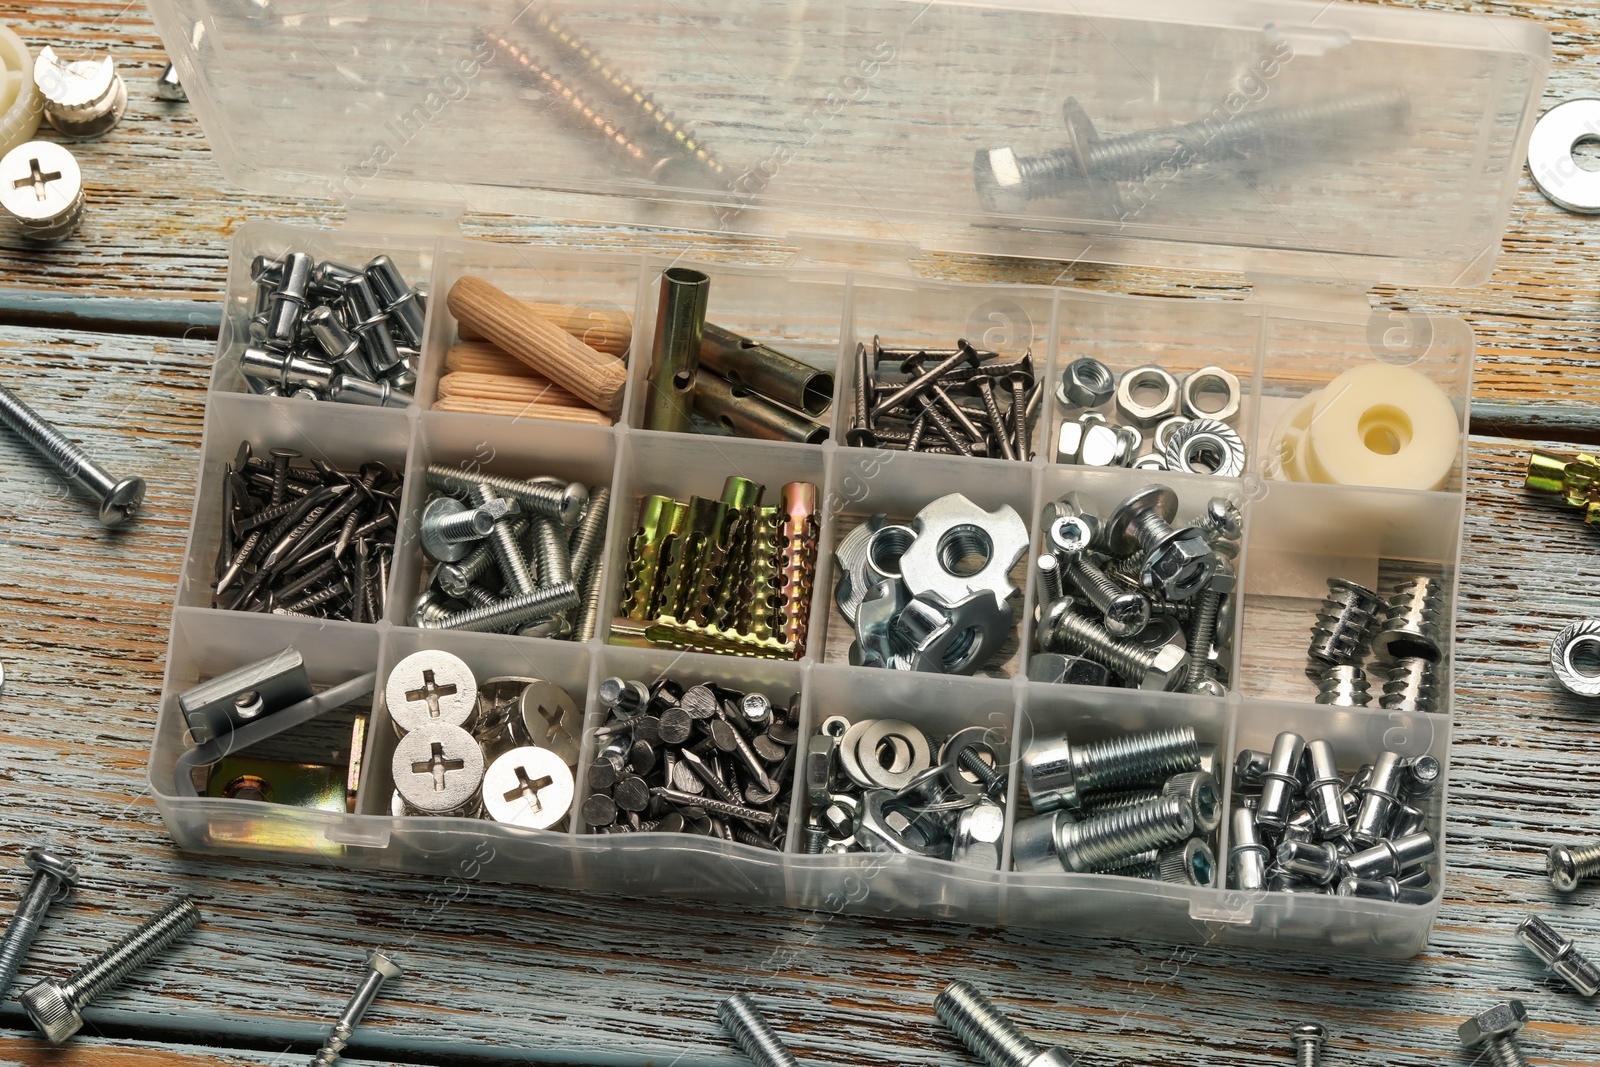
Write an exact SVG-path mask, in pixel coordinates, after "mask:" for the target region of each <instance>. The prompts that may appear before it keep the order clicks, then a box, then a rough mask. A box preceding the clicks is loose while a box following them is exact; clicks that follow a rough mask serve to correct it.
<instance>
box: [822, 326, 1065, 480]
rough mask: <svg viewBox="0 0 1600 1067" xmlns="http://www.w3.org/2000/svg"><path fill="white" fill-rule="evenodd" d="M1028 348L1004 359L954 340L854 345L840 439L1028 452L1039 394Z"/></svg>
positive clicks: (967, 452) (961, 452) (1009, 454)
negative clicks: (950, 343) (945, 344)
mask: <svg viewBox="0 0 1600 1067" xmlns="http://www.w3.org/2000/svg"><path fill="white" fill-rule="evenodd" d="M1043 395H1044V394H1043V392H1042V389H1041V386H1040V383H1039V382H1038V381H1037V380H1036V379H1035V378H1034V373H1033V355H1032V353H1026V354H1024V355H1023V357H1022V358H1021V359H1006V358H1004V357H1002V356H1001V355H1000V354H999V353H998V352H990V351H987V350H984V349H979V348H974V347H973V346H972V345H971V344H969V343H968V342H967V341H965V340H958V341H957V342H956V347H954V348H885V347H884V346H883V344H882V343H881V342H880V341H879V340H878V338H876V337H874V338H873V339H872V344H871V345H868V344H866V343H864V342H863V343H860V344H857V345H856V387H855V393H854V397H853V400H854V408H853V410H852V414H851V420H850V429H849V432H848V433H847V434H846V435H845V441H846V443H847V444H851V445H856V446H858V447H863V448H887V449H893V450H895V451H900V452H927V453H932V454H935V455H951V456H983V457H987V458H990V459H1022V460H1028V459H1032V458H1033V428H1034V424H1035V422H1036V421H1037V419H1038V415H1039V404H1040V400H1041V399H1042V397H1043Z"/></svg>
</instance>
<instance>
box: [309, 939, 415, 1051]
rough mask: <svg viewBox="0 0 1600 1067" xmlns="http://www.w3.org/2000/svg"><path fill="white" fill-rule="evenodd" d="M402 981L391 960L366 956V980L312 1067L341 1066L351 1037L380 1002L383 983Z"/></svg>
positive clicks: (396, 967)
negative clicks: (398, 979) (379, 993)
mask: <svg viewBox="0 0 1600 1067" xmlns="http://www.w3.org/2000/svg"><path fill="white" fill-rule="evenodd" d="M399 977H400V967H399V965H398V964H396V963H395V962H394V961H393V960H391V959H390V958H389V957H388V956H385V955H384V954H383V953H381V952H369V953H367V976H366V978H364V979H363V980H362V982H361V988H359V989H357V990H356V993H355V996H353V997H351V998H350V1001H349V1003H347V1004H346V1005H345V1006H344V1011H341V1012H340V1013H339V1018H338V1021H337V1022H335V1023H334V1024H333V1033H331V1034H329V1035H328V1040H326V1041H324V1042H323V1043H322V1047H321V1048H320V1049H318V1050H317V1054H316V1055H315V1056H313V1057H312V1058H311V1067H332V1065H333V1064H335V1063H337V1062H338V1060H339V1054H340V1053H342V1052H343V1051H344V1047H345V1046H346V1045H348V1044H349V1043H350V1035H351V1034H352V1033H354V1032H355V1028H356V1024H357V1023H359V1022H360V1021H361V1017H362V1016H363V1015H365V1014H366V1013H367V1009H368V1008H370V1007H372V1002H373V1001H374V1000H377V999H378V990H380V989H382V988H383V983H384V982H386V981H388V980H389V979H391V978H399Z"/></svg>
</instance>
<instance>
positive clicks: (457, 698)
mask: <svg viewBox="0 0 1600 1067" xmlns="http://www.w3.org/2000/svg"><path fill="white" fill-rule="evenodd" d="M383 697H384V704H385V705H386V706H387V707H388V709H389V718H390V720H392V721H393V723H394V728H395V730H396V731H397V732H399V733H404V732H406V731H407V730H415V729H417V728H418V727H419V726H425V725H428V724H430V723H443V724H445V725H447V726H462V725H465V724H466V723H467V721H468V720H469V719H471V718H472V715H473V713H474V712H475V711H476V710H477V706H478V680H477V679H476V678H474V677H473V674H472V668H470V667H468V666H467V665H466V663H465V662H464V661H462V659H461V657H459V656H455V655H452V654H450V653H449V652H441V651H439V650H438V649H424V650H423V651H421V652H413V653H412V654H411V655H409V656H407V657H406V658H405V659H403V660H401V661H400V662H399V663H396V664H395V665H394V669H393V670H391V671H390V672H389V678H388V681H387V682H386V683H385V684H384V689H383Z"/></svg>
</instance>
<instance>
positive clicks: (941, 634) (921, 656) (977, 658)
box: [891, 589, 1012, 675]
mask: <svg viewBox="0 0 1600 1067" xmlns="http://www.w3.org/2000/svg"><path fill="white" fill-rule="evenodd" d="M1011 623H1012V615H1011V605H1010V604H1009V603H1004V602H997V601H996V600H995V597H994V595H993V594H991V593H990V592H989V591H987V590H982V589H980V590H978V591H977V592H974V593H972V594H970V595H968V596H967V597H965V598H964V599H962V600H960V601H958V602H956V603H954V604H946V603H943V602H941V601H940V600H939V599H937V598H936V597H932V596H919V597H917V598H915V599H914V600H912V601H911V602H910V603H908V604H906V605H905V608H904V609H903V610H902V611H901V612H900V614H899V616H898V617H897V618H896V619H895V621H894V622H893V623H892V624H891V628H892V630H893V632H894V635H895V638H896V640H897V641H898V642H899V645H900V647H901V648H902V649H904V651H905V656H906V659H907V662H908V663H909V664H910V669H911V670H914V671H922V672H926V673H933V674H958V675H970V674H974V673H976V672H977V671H978V669H979V668H981V667H982V666H983V665H984V664H985V663H987V662H988V661H989V658H990V657H991V656H993V655H994V654H995V653H996V652H997V651H999V649H1000V646H1001V645H1003V644H1005V641H1006V638H1007V637H1008V636H1009V635H1010V633H1011Z"/></svg>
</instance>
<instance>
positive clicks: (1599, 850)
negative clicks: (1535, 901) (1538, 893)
mask: <svg viewBox="0 0 1600 1067" xmlns="http://www.w3.org/2000/svg"><path fill="white" fill-rule="evenodd" d="M1545 870H1546V871H1547V872H1549V875H1550V884H1551V886H1553V887H1554V888H1555V890H1556V892H1558V893H1570V892H1572V891H1573V890H1575V889H1577V888H1578V883H1579V882H1582V881H1583V880H1584V879H1585V878H1593V877H1595V876H1596V875H1600V841H1596V842H1594V843H1593V844H1588V845H1551V846H1550V851H1549V853H1548V854H1547V855H1546V856H1545Z"/></svg>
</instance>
